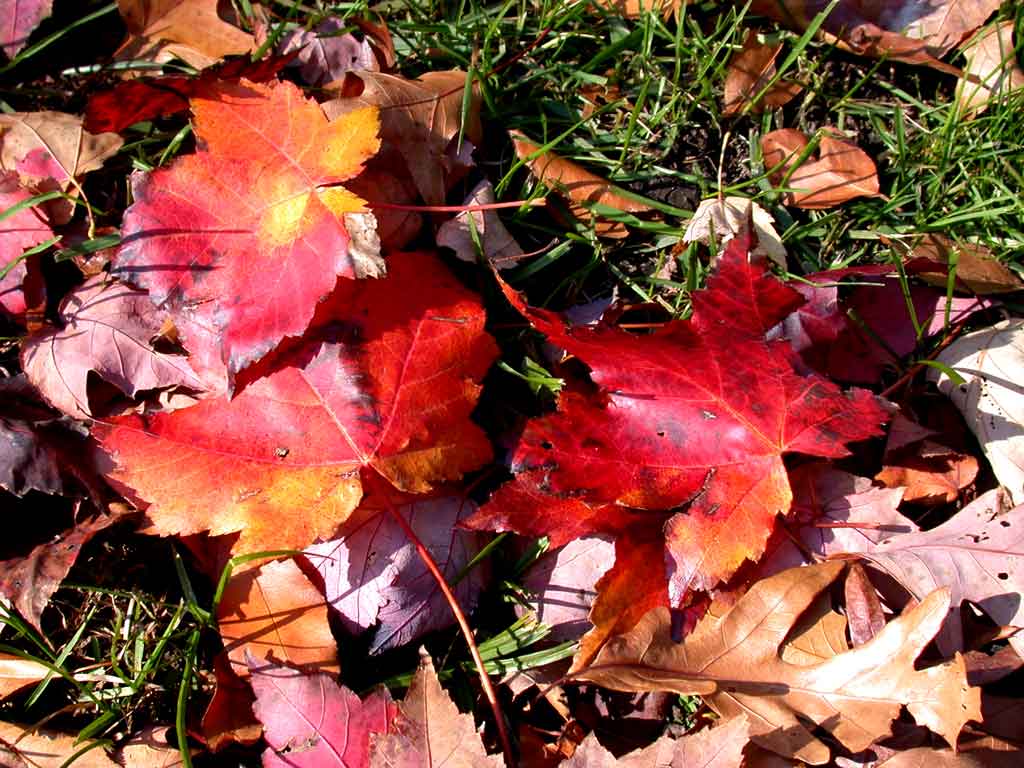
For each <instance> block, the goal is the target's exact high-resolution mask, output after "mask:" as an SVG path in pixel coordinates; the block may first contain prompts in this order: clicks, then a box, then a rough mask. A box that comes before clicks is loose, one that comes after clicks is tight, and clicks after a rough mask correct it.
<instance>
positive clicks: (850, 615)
mask: <svg viewBox="0 0 1024 768" xmlns="http://www.w3.org/2000/svg"><path fill="white" fill-rule="evenodd" d="M843 590H844V595H845V597H846V619H847V621H848V623H849V627H850V641H851V643H852V644H853V646H854V647H856V646H859V645H864V644H865V643H868V642H870V641H871V639H872V638H874V636H875V635H877V634H878V633H879V632H881V631H882V630H883V629H885V614H884V613H883V612H882V602H881V600H879V599H878V593H877V592H875V587H874V585H873V584H872V583H871V579H869V578H868V574H867V571H865V570H864V566H862V565H861V564H860V563H853V564H852V565H851V566H850V568H849V570H848V571H847V573H846V582H845V583H844V584H843Z"/></svg>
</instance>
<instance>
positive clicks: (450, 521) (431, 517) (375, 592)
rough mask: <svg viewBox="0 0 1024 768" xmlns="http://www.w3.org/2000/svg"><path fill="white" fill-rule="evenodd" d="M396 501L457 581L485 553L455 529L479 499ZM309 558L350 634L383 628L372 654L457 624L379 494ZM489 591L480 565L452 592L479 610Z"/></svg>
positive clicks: (473, 538)
mask: <svg viewBox="0 0 1024 768" xmlns="http://www.w3.org/2000/svg"><path fill="white" fill-rule="evenodd" d="M391 503H392V505H393V506H394V508H395V509H396V511H397V512H398V513H399V514H400V515H402V517H404V518H405V520H406V521H407V522H408V523H409V525H410V527H412V529H413V530H414V531H415V532H416V535H417V536H418V537H419V539H420V541H421V542H423V544H424V545H425V546H426V548H427V550H428V551H429V552H430V554H431V556H432V557H433V558H434V560H435V562H436V563H437V564H438V567H439V568H440V569H441V573H443V574H444V576H445V578H447V579H450V580H454V578H455V577H456V575H457V574H458V573H460V572H461V571H462V569H463V568H464V567H465V566H466V565H468V564H469V562H470V561H471V560H472V559H473V558H474V557H475V556H476V554H477V552H478V551H479V545H478V543H477V535H476V534H474V533H472V532H470V531H460V530H458V529H457V528H456V525H457V524H458V522H459V521H460V520H462V519H463V518H465V517H467V516H469V515H470V514H472V513H473V512H474V511H476V504H474V503H473V502H472V501H470V500H468V499H465V498H463V497H461V496H454V495H453V496H440V497H434V498H425V499H417V498H416V497H405V498H396V499H394V500H393V501H392V502H391ZM382 507H383V508H382ZM305 559H306V561H307V562H308V563H309V565H311V566H312V567H314V568H316V569H317V571H319V573H320V575H321V576H322V577H323V582H324V595H325V596H326V598H327V603H328V605H330V606H331V607H333V608H334V609H335V610H337V611H338V612H339V613H340V614H341V618H342V621H343V623H344V624H345V626H346V628H347V629H349V630H350V631H352V632H356V633H358V632H362V631H364V630H366V629H369V628H370V627H372V626H374V625H375V624H379V626H378V627H377V630H376V632H375V633H374V636H373V641H372V642H371V643H370V653H378V652H380V651H383V650H387V649H389V648H394V647H397V646H399V645H404V644H405V643H409V642H411V641H413V640H415V639H417V638H418V637H419V636H420V635H423V634H425V633H427V632H433V631H434V630H437V629H443V628H445V627H447V626H450V625H451V624H452V622H453V621H454V619H453V617H452V614H451V611H449V610H448V604H447V602H446V600H445V598H444V595H443V594H442V593H441V591H440V588H439V587H438V585H437V581H436V580H435V579H434V577H433V576H431V574H430V571H428V570H427V567H426V566H425V565H424V564H423V561H422V559H421V558H420V556H419V555H418V554H417V552H416V548H415V547H414V546H413V544H412V542H411V541H409V538H408V537H407V536H406V535H405V532H404V531H403V529H402V528H401V526H399V524H398V523H397V522H396V521H395V520H394V518H393V517H392V516H391V514H390V513H389V512H388V510H387V508H386V507H385V506H384V505H383V504H381V502H380V500H379V499H377V498H375V497H373V496H370V497H368V498H367V499H365V500H364V501H363V503H362V504H361V505H360V507H359V509H358V510H357V511H356V512H355V513H354V514H353V515H352V517H351V518H349V520H348V521H346V523H345V525H344V527H343V528H342V530H341V531H340V534H339V536H338V538H335V539H332V540H331V541H325V542H323V543H320V544H314V545H313V546H311V547H307V548H306V549H305ZM483 586H484V580H483V573H482V572H481V569H480V568H474V569H473V570H472V571H471V572H469V573H468V574H466V577H465V578H463V579H462V580H460V581H459V583H458V585H456V586H455V587H454V588H453V591H454V593H455V596H456V598H457V599H458V601H459V605H461V606H462V608H463V610H465V611H467V612H468V611H472V610H473V608H474V607H475V606H476V601H477V597H478V596H479V594H480V590H481V589H483Z"/></svg>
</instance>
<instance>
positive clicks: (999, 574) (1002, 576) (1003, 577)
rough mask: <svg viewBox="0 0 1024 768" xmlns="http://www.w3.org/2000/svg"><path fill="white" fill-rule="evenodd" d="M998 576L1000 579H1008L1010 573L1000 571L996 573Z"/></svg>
mask: <svg viewBox="0 0 1024 768" xmlns="http://www.w3.org/2000/svg"><path fill="white" fill-rule="evenodd" d="M996 576H998V577H999V580H1000V581H1006V580H1007V579H1008V578H1010V575H1009V574H1008V573H1006V572H1005V571H1000V572H999V573H997V574H996Z"/></svg>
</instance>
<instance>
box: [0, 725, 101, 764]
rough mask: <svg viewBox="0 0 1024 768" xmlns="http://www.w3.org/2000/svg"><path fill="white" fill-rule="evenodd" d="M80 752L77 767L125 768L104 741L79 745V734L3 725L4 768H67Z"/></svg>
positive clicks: (0, 730) (1, 759)
mask: <svg viewBox="0 0 1024 768" xmlns="http://www.w3.org/2000/svg"><path fill="white" fill-rule="evenodd" d="M78 753H81V754H80V755H79V756H78V757H76V758H75V762H74V763H73V765H74V768H121V766H119V765H118V764H117V763H115V762H114V761H113V760H111V759H110V757H108V756H107V753H106V752H105V751H104V750H103V746H102V744H101V743H100V742H96V741H85V742H80V743H76V739H75V734H65V733H56V732H54V731H33V730H32V726H30V725H19V724H17V723H3V722H0V765H2V766H3V767H4V768H63V766H64V765H65V764H66V763H67V762H68V760H69V758H70V757H71V756H72V755H76V754H78Z"/></svg>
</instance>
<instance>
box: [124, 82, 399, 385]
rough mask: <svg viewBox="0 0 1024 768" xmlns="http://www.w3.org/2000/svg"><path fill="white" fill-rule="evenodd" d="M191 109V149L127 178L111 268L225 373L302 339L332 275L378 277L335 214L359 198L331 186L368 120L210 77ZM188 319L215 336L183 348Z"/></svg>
mask: <svg viewBox="0 0 1024 768" xmlns="http://www.w3.org/2000/svg"><path fill="white" fill-rule="evenodd" d="M191 103H192V110H193V114H194V123H193V124H194V129H195V132H196V136H197V138H198V140H199V144H200V149H199V151H198V152H197V153H196V154H194V155H188V156H185V157H182V158H179V159H178V160H176V161H175V162H174V163H173V164H172V165H171V166H170V167H168V168H163V169H159V170H156V171H154V172H152V173H149V174H139V175H136V176H135V177H133V193H134V200H135V202H134V203H133V204H132V205H131V206H130V207H129V208H128V210H127V211H125V214H124V223H123V225H122V245H121V248H120V250H119V251H118V253H117V256H116V257H115V258H114V261H113V270H112V271H113V274H114V275H116V276H117V277H120V278H122V279H124V280H127V281H128V282H130V283H133V284H135V285H138V286H139V287H141V288H145V289H147V290H148V291H149V293H150V296H151V298H152V300H153V302H154V303H156V304H157V306H159V307H161V308H163V309H166V310H167V311H168V312H170V313H171V315H172V318H173V319H174V320H175V322H176V324H177V325H178V327H179V330H182V333H183V340H184V342H185V345H186V347H188V348H189V349H190V351H193V352H195V351H196V349H195V346H196V345H197V344H200V343H203V344H212V345H214V346H215V347H216V349H217V351H218V352H219V354H220V357H221V359H222V360H223V361H224V363H225V365H226V366H227V370H228V373H229V376H230V377H234V376H235V375H236V374H237V373H238V372H239V371H241V370H242V369H243V368H245V367H246V366H248V365H250V364H251V363H253V362H255V361H257V360H259V359H260V358H262V357H263V356H265V355H266V354H267V353H268V352H270V351H271V350H272V349H274V347H276V346H277V345H278V344H279V343H280V342H281V340H282V339H283V338H284V337H285V336H300V335H301V334H302V333H303V332H304V331H305V330H306V327H307V325H308V324H309V321H310V319H311V318H312V316H313V312H314V310H315V309H316V305H317V303H318V302H319V301H321V300H322V299H323V298H324V297H326V296H327V295H328V294H329V293H330V292H331V290H332V289H333V288H334V286H335V284H336V282H337V278H338V277H339V276H341V277H367V276H371V277H372V276H377V275H378V274H380V273H381V272H382V271H383V263H382V262H381V261H380V259H379V257H373V256H371V257H369V258H360V251H359V250H358V249H356V248H354V247H351V240H352V238H351V236H350V232H349V228H348V227H347V226H346V224H345V221H344V217H345V215H346V214H355V213H362V212H364V211H365V208H364V202H363V200H361V199H360V198H358V197H356V196H355V195H353V194H352V193H351V192H349V191H348V190H346V189H345V188H344V187H340V186H337V182H341V181H344V180H345V179H348V178H351V177H352V176H355V175H356V174H357V173H359V170H360V169H361V168H362V164H363V162H364V161H365V160H366V159H367V158H368V157H370V156H371V155H373V153H374V152H376V151H377V148H378V146H379V140H378V139H377V128H378V125H377V111H376V109H374V108H372V107H371V108H366V109H361V110H357V111H354V112H351V113H349V114H348V115H346V116H345V117H344V118H343V119H339V120H336V121H334V122H333V123H329V122H328V121H327V118H326V117H325V116H324V113H323V111H322V110H321V109H320V107H319V106H318V105H317V104H316V102H314V101H311V100H309V99H307V98H306V97H305V96H303V95H302V92H301V91H300V90H299V89H298V88H297V87H295V86H294V85H292V84H290V83H274V84H270V85H261V84H258V83H252V82H248V81H244V80H243V81H242V82H240V83H232V82H224V81H214V82H212V83H210V84H209V87H208V88H206V89H204V90H203V91H202V92H201V93H200V94H197V95H194V96H193V97H192V99H191ZM179 318H180V319H181V320H182V322H180V323H179V322H178V320H179ZM188 324H198V325H201V326H204V327H206V328H210V329H212V330H213V333H214V338H212V339H210V340H208V341H202V340H201V338H200V337H198V336H197V337H196V338H194V339H189V338H188V336H187V335H185V332H184V327H185V326H186V325H188Z"/></svg>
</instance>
